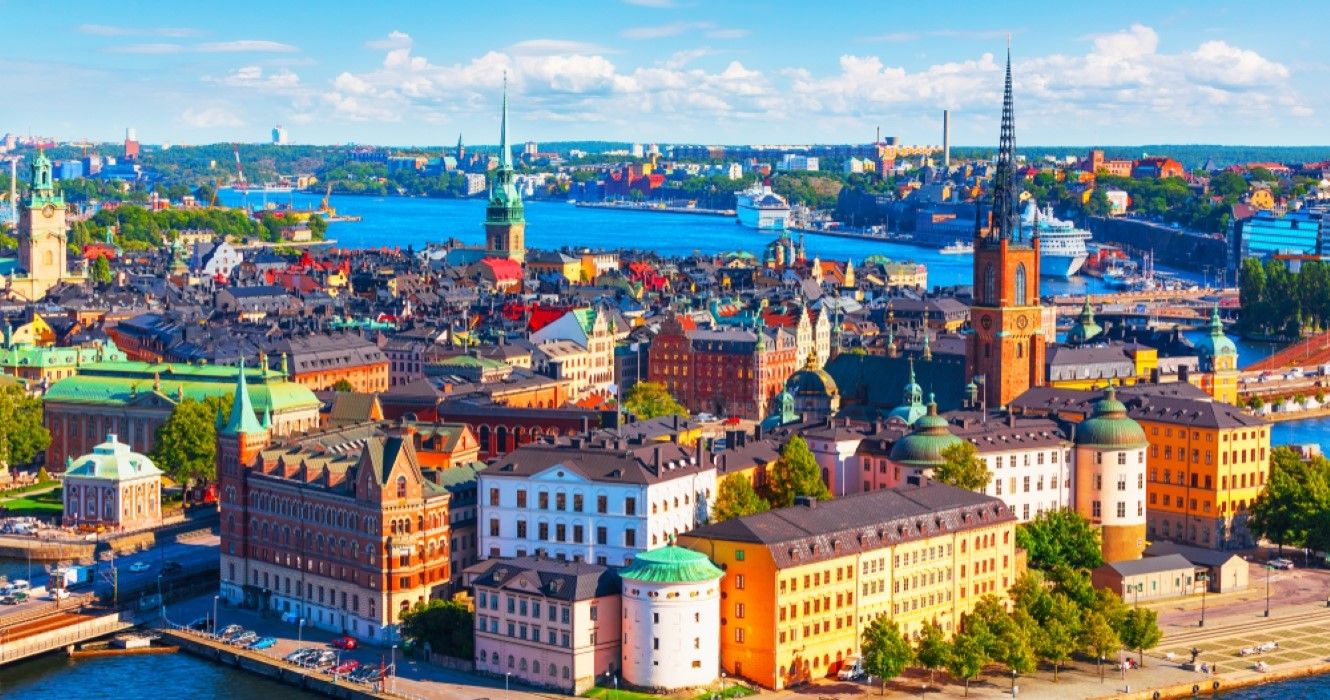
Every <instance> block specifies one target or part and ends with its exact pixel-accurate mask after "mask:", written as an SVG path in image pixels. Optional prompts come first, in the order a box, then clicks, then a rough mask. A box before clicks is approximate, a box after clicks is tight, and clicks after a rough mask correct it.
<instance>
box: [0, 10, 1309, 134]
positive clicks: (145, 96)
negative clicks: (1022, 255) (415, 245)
mask: <svg viewBox="0 0 1330 700" xmlns="http://www.w3.org/2000/svg"><path fill="white" fill-rule="evenodd" d="M59 7H60V9H59V10H58V11H56V10H52V9H51V8H50V6H49V5H45V4H43V3H36V2H30V1H26V0H0V12H3V15H4V16H5V18H6V22H5V24H6V25H7V26H8V27H10V28H16V27H29V28H31V31H17V32H7V33H6V36H5V41H4V44H3V47H2V48H0V76H3V77H0V85H4V88H5V89H4V93H5V98H4V99H3V100H0V132H4V131H14V132H19V133H28V132H31V133H34V134H44V135H53V136H56V137H57V138H67V139H75V138H90V139H93V140H118V139H119V138H121V137H122V135H123V130H124V128H125V127H128V126H132V127H135V128H136V129H137V131H138V135H139V138H140V140H142V141H144V142H148V143H205V142H216V141H232V140H239V141H261V140H266V139H267V135H268V132H269V130H270V129H271V128H272V126H273V125H274V124H279V123H280V124H284V125H286V127H287V129H288V130H289V132H290V134H291V138H292V140H293V141H295V142H298V143H346V142H359V143H377V144H394V145H410V144H419V145H424V144H441V143H452V142H455V141H456V139H457V135H458V133H459V132H461V133H462V134H463V135H464V138H465V139H466V141H467V142H470V143H493V142H494V141H495V132H496V129H497V110H498V102H499V90H500V85H501V83H502V79H503V78H502V76H503V74H504V72H505V70H506V71H507V72H508V75H509V81H510V92H511V96H510V100H511V105H512V112H513V113H512V127H511V130H512V134H513V138H514V139H517V140H525V139H534V140H537V141H551V140H569V139H614V140H629V141H641V142H648V143H649V142H656V141H659V142H693V143H810V142H864V141H867V140H869V139H871V138H872V135H873V133H874V129H875V128H876V127H878V126H880V127H881V128H882V133H883V134H887V135H896V136H898V137H900V138H901V140H902V141H903V142H907V143H937V142H939V141H940V121H941V119H940V112H941V110H942V109H943V108H944V107H946V108H950V109H951V110H952V114H953V119H952V124H953V127H952V136H953V138H952V140H953V142H954V143H957V144H976V145H983V144H991V143H993V142H995V141H996V139H997V119H998V112H999V109H1000V91H1001V62H1002V59H1003V51H1004V49H1005V45H1006V36H1007V34H1008V33H1011V35H1012V37H1013V53H1014V63H1015V71H1016V109H1017V142H1018V143H1021V144H1029V145H1035V144H1141V143H1235V144H1289V145H1297V144H1322V143H1328V142H1330V135H1328V134H1327V133H1326V126H1327V121H1326V116H1325V115H1326V114H1330V95H1328V94H1327V91H1326V89H1325V87H1324V86H1325V85H1327V84H1330V80H1328V79H1330V64H1327V62H1326V59H1325V58H1324V50H1323V47H1324V37H1325V36H1327V35H1330V31H1328V30H1330V13H1327V12H1325V11H1323V8H1320V7H1318V6H1317V5H1316V4H1314V3H1312V4H1308V5H1306V6H1304V7H1306V9H1305V10H1304V11H1303V14H1302V15H1297V14H1295V11H1294V10H1291V9H1283V10H1280V11H1278V12H1269V11H1265V9H1263V8H1262V7H1260V6H1257V5H1253V4H1252V3H1250V2H1243V3H1236V2H1234V3H1228V2H1158V0H1155V1H1154V2H1137V1H1135V0H1122V1H1119V2H1114V3H1067V2H1046V3H1045V2H996V3H995V2H987V3H972V2H968V1H965V0H953V1H952V2H945V3H934V2H910V3H904V2H889V3H888V2H850V1H841V2H827V3H821V2H785V1H781V0H768V1H767V2H746V1H733V2H704V1H701V0H629V1H626V2H623V1H610V0H603V1H602V0H580V1H574V2H548V1H547V0H546V1H544V2H523V1H522V0H511V1H509V2H506V3H502V4H499V3H488V2H465V3H463V2H413V3H403V2H399V3H373V2H364V0H360V1H358V2H343V1H342V0H330V1H327V2H317V3H316V2H298V3H297V2H271V1H269V2H264V3H259V2H247V1H246V0H228V1H227V2H223V3H215V2H176V3H157V2H133V1H130V2H114V3H109V2H79V1H72V2H65V3H61V4H60V6H59ZM1292 7H1296V5H1295V6H1292ZM1266 9H1268V8H1266Z"/></svg>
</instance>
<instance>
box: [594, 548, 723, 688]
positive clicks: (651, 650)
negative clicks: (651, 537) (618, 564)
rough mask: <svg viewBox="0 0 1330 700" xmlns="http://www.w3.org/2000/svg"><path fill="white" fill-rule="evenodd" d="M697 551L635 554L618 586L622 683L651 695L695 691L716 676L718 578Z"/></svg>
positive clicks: (719, 572)
mask: <svg viewBox="0 0 1330 700" xmlns="http://www.w3.org/2000/svg"><path fill="white" fill-rule="evenodd" d="M724 575H725V572H723V571H721V570H720V569H719V568H717V567H716V565H715V564H712V563H711V562H710V561H709V560H708V559H707V557H706V555H705V554H702V553H701V552H695V551H693V550H691V549H684V548H683V547H677V546H675V545H673V544H671V545H668V546H665V547H660V548H658V549H653V550H651V551H648V552H643V553H641V554H639V555H638V556H637V557H636V558H635V559H633V563H632V564H629V565H628V566H626V567H624V568H623V569H622V570H620V571H619V579H620V581H621V582H622V584H623V593H622V605H623V629H622V637H623V645H622V652H621V654H620V658H621V665H620V668H622V669H623V679H624V681H626V682H627V683H628V684H629V685H632V686H636V687H639V688H650V689H652V690H655V691H657V692H661V691H669V690H680V689H684V688H701V687H705V686H708V685H711V684H712V683H713V682H714V681H715V680H716V678H718V677H719V674H720V579H721V577H722V576H724Z"/></svg>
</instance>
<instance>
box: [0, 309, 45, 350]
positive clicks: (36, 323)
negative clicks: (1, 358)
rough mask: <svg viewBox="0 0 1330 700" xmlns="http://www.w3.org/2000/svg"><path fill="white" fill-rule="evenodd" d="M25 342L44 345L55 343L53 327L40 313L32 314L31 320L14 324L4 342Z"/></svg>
mask: <svg viewBox="0 0 1330 700" xmlns="http://www.w3.org/2000/svg"><path fill="white" fill-rule="evenodd" d="M15 343H17V344H26V345H37V346H41V347H45V346H48V345H54V344H55V329H53V328H51V324H49V323H47V322H46V319H44V318H42V317H41V315H40V314H33V315H32V320H31V321H28V322H27V323H23V324H20V325H17V326H14V329H13V331H11V332H10V333H9V340H8V342H7V343H6V344H15Z"/></svg>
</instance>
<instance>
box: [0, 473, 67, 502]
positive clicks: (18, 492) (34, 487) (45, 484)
mask: <svg viewBox="0 0 1330 700" xmlns="http://www.w3.org/2000/svg"><path fill="white" fill-rule="evenodd" d="M59 484H60V482H59V481H58V480H56V479H48V480H47V481H41V482H38V483H35V484H28V485H27V486H20V487H18V488H14V489H9V490H8V491H5V492H4V493H0V502H3V500H4V499H6V498H9V497H11V496H22V495H23V494H25V493H32V492H33V491H41V490H42V489H49V488H51V487H52V486H57V485H59Z"/></svg>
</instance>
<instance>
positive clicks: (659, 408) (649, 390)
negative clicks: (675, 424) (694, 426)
mask: <svg viewBox="0 0 1330 700" xmlns="http://www.w3.org/2000/svg"><path fill="white" fill-rule="evenodd" d="M623 407H624V409H625V410H627V411H628V412H629V413H631V414H633V415H634V416H637V417H638V418H639V419H641V420H646V419H648V418H656V417H657V416H671V415H673V416H687V415H688V409H686V408H684V407H683V406H682V405H681V404H680V403H679V402H678V401H676V400H675V398H674V397H673V396H671V395H670V392H669V390H668V389H666V388H665V385H664V384H661V383H660V382H638V383H636V384H634V385H633V388H631V389H629V390H628V396H627V398H625V399H624V401H623Z"/></svg>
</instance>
